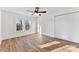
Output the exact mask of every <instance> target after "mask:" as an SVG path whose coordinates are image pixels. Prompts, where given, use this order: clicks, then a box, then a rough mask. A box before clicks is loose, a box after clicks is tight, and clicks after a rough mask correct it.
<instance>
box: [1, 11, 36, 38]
mask: <svg viewBox="0 0 79 59" xmlns="http://www.w3.org/2000/svg"><path fill="white" fill-rule="evenodd" d="M1 15H2V18H1V20H2V21H1V25H2V26H1V30H2V31H1V32H2V33H1V35H2V39H8V38H13V37H17V36H23V35H27V34H31V33H35V31H36V29H35V20H36V18H35V17H28V16H26V15H22V14H19V13H15V12H10V11H6V10H2V11H1ZM17 16H20V17H22V18H25V19H29V18H30V19H31V21H32V25H31V29H30V30H29V31H21V32H19V31H18V32H16V17H17Z"/></svg>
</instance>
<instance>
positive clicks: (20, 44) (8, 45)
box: [0, 34, 79, 52]
mask: <svg viewBox="0 0 79 59" xmlns="http://www.w3.org/2000/svg"><path fill="white" fill-rule="evenodd" d="M0 51H1V52H77V51H79V43H73V42H69V41H66V40H62V39H58V38H53V37H49V36H45V35H39V34H31V35H27V36H22V37H17V38H12V39H7V40H3V41H2V43H1V45H0Z"/></svg>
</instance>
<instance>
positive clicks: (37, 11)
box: [27, 7, 46, 16]
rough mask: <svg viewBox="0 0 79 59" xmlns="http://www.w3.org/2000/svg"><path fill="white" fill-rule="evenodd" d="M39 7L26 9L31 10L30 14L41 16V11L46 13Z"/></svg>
mask: <svg viewBox="0 0 79 59" xmlns="http://www.w3.org/2000/svg"><path fill="white" fill-rule="evenodd" d="M39 9H40V8H39V7H35V10H34V11H31V10H27V11H28V12H32V15H35V14H38V15H39V16H41V13H46V11H40V10H39Z"/></svg>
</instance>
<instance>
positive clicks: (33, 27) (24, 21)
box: [0, 7, 79, 52]
mask: <svg viewBox="0 0 79 59" xmlns="http://www.w3.org/2000/svg"><path fill="white" fill-rule="evenodd" d="M78 51H79V8H78V7H0V52H78Z"/></svg>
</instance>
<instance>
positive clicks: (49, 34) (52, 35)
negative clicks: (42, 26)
mask: <svg viewBox="0 0 79 59" xmlns="http://www.w3.org/2000/svg"><path fill="white" fill-rule="evenodd" d="M42 34H43V35H46V36H51V37H55V36H54V35H51V34H47V33H42Z"/></svg>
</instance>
